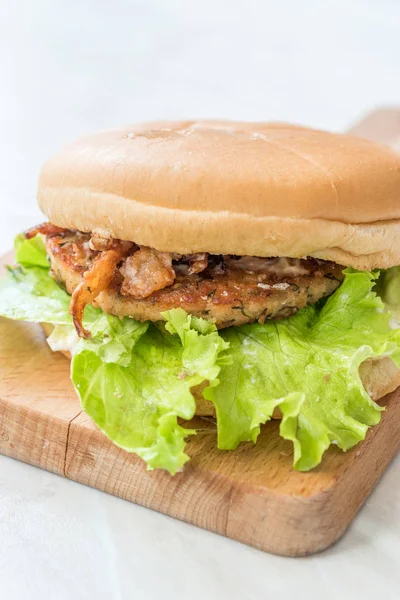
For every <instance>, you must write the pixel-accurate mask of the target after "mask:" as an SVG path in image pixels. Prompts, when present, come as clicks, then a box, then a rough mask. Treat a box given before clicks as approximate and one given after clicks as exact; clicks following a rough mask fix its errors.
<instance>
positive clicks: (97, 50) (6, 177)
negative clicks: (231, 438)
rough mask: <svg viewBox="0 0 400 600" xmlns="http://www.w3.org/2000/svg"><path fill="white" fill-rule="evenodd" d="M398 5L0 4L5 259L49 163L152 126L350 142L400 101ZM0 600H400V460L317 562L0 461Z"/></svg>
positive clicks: (370, 1)
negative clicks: (307, 128)
mask: <svg viewBox="0 0 400 600" xmlns="http://www.w3.org/2000/svg"><path fill="white" fill-rule="evenodd" d="M399 31H400V3H399V2H398V0H352V1H351V2H350V1H349V0H328V1H326V0H325V1H324V0H303V1H302V2H300V1H298V0H297V1H296V0H281V1H280V2H277V1H267V0H264V1H263V0H260V1H258V2H255V1H253V0H247V1H241V2H237V1H231V2H228V0H202V1H201V2H200V1H198V2H190V1H188V0H169V1H162V0H158V1H157V0H142V1H137V0H136V1H134V0H130V1H128V0H125V1H123V0H114V1H112V2H111V1H109V0H107V1H106V0H97V1H96V0H69V1H68V2H67V1H66V0H64V1H62V0H35V2H32V1H31V0H2V2H0V56H1V58H0V83H1V85H0V164H1V165H2V168H1V169H0V206H1V218H0V252H4V251H6V250H7V249H8V248H9V247H10V245H11V242H12V238H13V236H14V234H15V233H17V232H18V231H20V230H21V229H22V228H25V227H27V226H29V225H31V224H34V223H35V222H37V221H38V220H39V219H40V214H39V211H38V209H37V208H36V206H35V185H36V178H37V174H38V170H39V168H40V165H41V163H42V162H43V160H44V159H45V158H46V156H48V155H49V153H51V152H52V151H54V150H55V149H56V148H58V147H59V146H60V145H61V144H62V143H64V142H66V141H68V140H70V139H73V138H75V137H76V136H79V135H81V134H83V133H86V132H89V131H92V130H96V129H99V128H105V127H110V126H114V125H117V124H124V123H127V122H134V121H139V120H144V119H154V118H162V117H168V118H174V117H175V118H179V117H182V116H183V117H187V116H196V117H229V118H242V119H281V120H282V119H285V120H291V121H297V122H303V123H305V124H310V125H314V126H320V127H326V128H331V129H337V130H341V129H345V128H346V127H347V126H348V125H349V124H351V123H352V122H354V121H355V120H357V118H358V117H359V116H361V115H362V114H363V113H365V112H367V111H368V110H369V109H371V108H373V107H375V106H377V105H381V106H382V105H384V106H385V105H396V104H397V105H398V104H400V77H399V73H400V41H399V40H400V36H399ZM0 540H1V543H0V586H1V592H0V594H1V598H9V599H11V600H19V599H21V600H25V599H26V598H31V599H32V600H36V599H41V598H43V597H47V598H51V599H52V598H57V599H60V600H63V599H68V600H69V599H70V598H74V600H83V599H91V598H96V600H103V599H107V600H125V599H130V598H135V600H141V599H145V600H152V599H159V598H162V599H163V600H169V599H172V598H173V599H174V600H178V599H180V598H188V597H190V598H191V600H196V599H197V598H199V599H200V598H201V599H202V600H203V599H204V598H211V599H214V598H215V599H218V600H224V599H225V598H226V599H229V600H236V598H237V599H241V600H245V599H249V600H250V599H252V600H259V599H264V598H274V599H275V598H289V597H292V598H294V597H296V598H300V599H302V598H307V600H313V599H314V598H315V599H317V598H318V599H320V598H324V599H328V600H330V599H332V600H333V599H336V598H342V599H343V598H344V599H347V598H348V599H350V600H354V599H356V598H363V599H365V598H376V597H378V596H380V595H381V594H384V596H385V598H386V600H391V599H395V598H398V597H399V591H398V590H399V581H400V577H399V564H400V461H399V460H397V461H396V462H395V463H394V464H392V466H391V468H390V469H389V470H388V472H387V473H386V475H385V476H384V478H383V480H382V481H381V483H380V485H379V486H378V488H377V489H376V491H375V492H374V493H373V494H372V496H371V497H370V499H369V500H368V502H367V504H366V506H365V507H364V509H363V510H362V512H361V513H360V515H359V516H358V517H357V519H356V520H355V522H354V523H353V525H352V526H351V529H350V530H349V532H348V533H347V535H346V536H345V537H344V538H343V539H342V541H340V542H339V543H338V544H337V545H336V546H334V547H333V548H332V549H330V550H329V551H327V552H325V553H323V554H321V555H319V556H316V557H311V558H304V559H296V560H293V559H284V558H279V557H274V556H268V555H266V554H263V553H261V552H258V551H256V550H253V549H251V548H247V547H245V546H242V545H240V544H238V543H235V542H232V541H229V540H225V539H223V538H221V537H219V536H216V535H213V534H211V533H208V532H205V531H201V530H198V529H196V528H194V527H191V526H189V525H186V524H183V523H179V522H177V521H174V520H172V519H169V518H167V517H164V516H161V515H158V514H156V513H153V512H150V511H148V510H146V509H143V508H140V507H137V506H134V505H131V504H129V503H127V502H124V501H122V500H118V499H116V498H112V497H109V496H106V495H105V494H102V493H100V492H96V491H94V490H91V489H88V488H85V487H83V486H80V485H78V484H75V483H72V482H70V481H65V480H63V479H61V478H58V477H56V476H55V475H51V474H49V473H45V472H41V471H39V470H37V469H34V468H32V467H28V466H26V465H23V464H20V463H18V462H15V461H13V460H10V459H6V458H4V457H0Z"/></svg>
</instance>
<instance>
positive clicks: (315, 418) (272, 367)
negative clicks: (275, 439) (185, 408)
mask: <svg viewBox="0 0 400 600" xmlns="http://www.w3.org/2000/svg"><path fill="white" fill-rule="evenodd" d="M375 277H376V275H374V274H372V273H367V272H356V271H352V270H347V271H346V275H345V279H344V282H343V283H342V285H341V287H340V288H339V289H338V290H337V291H336V292H335V293H334V294H333V295H332V296H330V298H328V300H327V301H326V302H325V303H324V302H322V303H319V305H318V306H309V307H307V308H304V309H303V310H301V311H300V312H299V313H297V315H294V316H292V317H290V318H289V319H285V320H283V321H279V322H275V323H272V322H271V323H266V324H265V325H258V324H254V325H246V326H243V327H237V328H236V327H232V328H229V329H227V330H223V331H222V332H221V336H222V337H223V338H224V340H225V341H227V342H229V344H230V352H231V354H232V357H233V362H232V364H230V365H224V366H223V367H222V369H221V373H220V381H221V383H220V385H219V386H218V387H215V388H212V389H208V390H207V391H206V392H205V395H206V396H207V398H208V399H210V400H212V401H213V402H214V404H215V406H216V412H217V421H218V446H219V447H220V448H224V449H234V448H236V446H237V445H238V444H239V443H240V442H242V441H248V440H252V441H253V442H255V441H256V439H257V436H258V434H259V432H260V425H261V424H262V423H265V421H267V420H268V419H270V418H271V416H272V413H273V411H274V409H275V407H278V406H279V408H280V410H281V412H282V415H283V419H282V422H281V426H280V433H281V435H282V437H284V438H285V439H288V440H291V441H292V442H293V444H294V465H295V467H296V468H297V469H299V470H309V469H311V468H313V467H315V466H316V465H318V464H319V463H320V461H321V458H322V454H323V453H324V451H325V450H326V449H327V448H328V446H329V445H330V444H332V443H334V444H337V445H338V446H339V447H340V448H342V449H343V450H347V449H349V448H351V447H352V446H354V445H355V444H357V443H358V442H359V441H360V440H362V439H364V438H365V434H366V432H367V430H368V427H370V426H372V425H375V424H376V423H378V422H379V420H380V413H381V410H382V409H381V408H380V407H379V406H378V405H377V404H375V403H374V402H373V401H372V400H371V399H370V397H369V396H368V394H367V392H366V391H365V389H364V387H363V385H362V382H361V380H360V376H359V373H358V368H359V366H360V364H361V363H362V362H363V361H365V360H366V359H368V358H371V357H378V356H391V357H392V359H393V360H394V361H395V362H396V364H397V365H399V366H400V330H397V331H393V330H392V329H391V327H390V323H389V321H390V314H389V313H387V312H385V311H384V307H383V303H382V300H381V299H380V298H379V297H378V296H376V294H375V293H374V292H372V287H373V284H374V280H375Z"/></svg>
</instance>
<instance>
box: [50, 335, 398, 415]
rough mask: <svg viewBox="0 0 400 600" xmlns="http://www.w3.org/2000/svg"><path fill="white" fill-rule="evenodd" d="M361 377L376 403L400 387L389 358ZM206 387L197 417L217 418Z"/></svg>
mask: <svg viewBox="0 0 400 600" xmlns="http://www.w3.org/2000/svg"><path fill="white" fill-rule="evenodd" d="M41 326H42V328H43V330H44V332H45V334H46V336H49V335H50V334H51V332H52V331H53V325H49V324H48V323H41ZM63 354H64V356H66V357H67V358H69V359H70V358H71V355H70V353H69V352H63ZM360 377H361V381H362V383H363V386H364V387H365V389H366V390H367V392H368V394H369V395H370V396H371V398H372V400H374V401H375V402H376V401H377V400H379V399H380V398H383V397H384V396H386V394H390V392H393V391H394V390H395V389H397V388H398V387H399V386H400V369H399V368H398V367H397V366H396V365H395V364H394V362H393V361H392V360H391V359H390V358H388V357H383V358H373V359H369V360H366V361H365V362H363V363H362V364H361V366H360ZM204 387H206V384H205V383H204V384H201V385H198V386H196V387H195V388H193V389H192V392H193V395H194V398H195V400H196V415H197V416H198V417H215V408H214V405H213V404H212V403H211V402H209V401H208V400H206V399H205V398H203V395H202V391H203V389H204ZM281 416H282V415H281V411H280V410H279V408H277V409H275V411H274V414H273V418H274V419H280V418H281Z"/></svg>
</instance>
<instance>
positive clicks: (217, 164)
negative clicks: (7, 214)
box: [38, 121, 400, 269]
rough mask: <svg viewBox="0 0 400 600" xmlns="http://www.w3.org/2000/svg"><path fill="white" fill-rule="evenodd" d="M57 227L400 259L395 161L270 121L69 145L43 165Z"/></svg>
mask: <svg viewBox="0 0 400 600" xmlns="http://www.w3.org/2000/svg"><path fill="white" fill-rule="evenodd" d="M38 198H39V205H40V207H41V209H42V210H43V212H44V213H45V214H46V215H47V217H48V219H49V220H50V221H51V222H52V223H54V224H55V225H59V226H60V227H67V228H70V229H79V230H80V231H92V230H100V231H101V232H107V233H108V234H111V236H112V237H116V238H120V239H123V240H130V241H135V242H136V243H138V244H140V245H146V246H152V247H153V248H156V249H158V250H162V251H169V252H178V253H182V254H189V253H193V252H210V253H214V254H237V255H251V256H289V257H295V258H296V257H303V256H313V257H316V258H321V259H325V260H333V261H335V262H337V263H339V264H342V265H346V266H352V267H355V268H359V269H373V268H376V267H381V268H386V267H390V266H393V265H398V264H400V157H399V156H398V155H397V154H396V153H394V152H393V151H392V150H390V149H389V148H386V147H384V146H380V145H378V144H375V143H372V142H369V141H367V140H364V139H361V138H356V137H353V136H350V135H340V134H333V133H328V132H324V131H316V130H313V129H307V128H303V127H296V126H293V125H286V124H279V123H278V124H271V123H234V122H228V121H203V122H197V121H186V122H174V123H169V122H162V123H147V124H143V125H136V126H132V127H125V128H123V129H116V130H113V131H105V132H102V133H98V134H95V135H92V136H89V137H86V138H83V139H81V140H78V141H77V142H75V143H74V144H71V145H69V146H67V147H66V148H64V149H63V150H61V152H59V153H58V154H56V155H55V156H54V157H53V158H51V159H50V160H49V161H48V162H47V163H46V164H45V165H44V167H43V170H42V173H41V176H40V181H39V190H38Z"/></svg>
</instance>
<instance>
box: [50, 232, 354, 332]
mask: <svg viewBox="0 0 400 600" xmlns="http://www.w3.org/2000/svg"><path fill="white" fill-rule="evenodd" d="M93 239H94V238H91V236H90V234H82V233H79V232H72V231H67V230H66V231H65V232H62V233H57V234H54V235H49V236H48V237H47V243H46V245H47V251H48V254H49V257H50V262H51V272H52V274H53V276H54V278H55V279H56V280H57V281H58V282H59V283H60V284H62V285H63V286H64V287H65V288H66V290H67V291H68V293H70V294H73V292H74V291H75V290H76V289H77V288H78V286H80V285H81V287H82V282H84V285H85V286H86V282H87V281H89V276H90V272H91V269H93V265H96V264H97V270H99V268H98V265H99V263H100V259H101V256H102V255H105V254H106V253H107V251H108V250H107V248H111V247H112V246H111V245H110V244H109V245H108V246H107V243H105V242H104V240H103V241H102V242H101V244H100V243H99V242H97V243H96V242H95V241H93ZM131 246H132V247H131V248H129V252H128V251H125V253H124V254H121V256H122V258H121V260H120V262H119V263H118V264H117V265H115V266H113V267H112V272H110V273H106V274H105V275H106V276H107V287H106V289H102V290H101V291H99V293H98V295H96V296H95V298H94V299H93V300H92V301H91V303H92V304H93V305H94V306H97V307H100V308H101V309H102V310H103V311H104V312H106V313H109V314H112V315H116V316H120V317H125V316H129V317H132V318H134V319H136V320H139V321H159V320H162V316H161V313H162V312H163V311H165V310H169V309H172V308H177V307H181V308H183V309H184V310H185V311H187V312H188V313H190V314H192V315H195V316H198V317H203V318H204V319H208V320H211V321H213V322H214V323H215V324H216V325H217V327H219V328H223V327H229V326H232V325H243V324H245V323H251V322H254V321H258V322H259V323H264V322H265V320H267V319H281V318H284V317H289V316H290V315H292V314H294V313H295V312H297V311H298V310H299V309H300V308H303V307H304V306H305V305H307V304H313V303H315V302H317V301H318V300H319V299H320V298H323V297H325V296H328V295H330V294H332V293H333V292H334V291H335V289H336V288H337V287H338V286H339V285H340V283H341V281H342V279H343V274H342V269H343V267H341V266H339V265H337V264H335V263H332V262H326V261H322V260H317V259H311V258H306V259H290V258H267V259H265V258H258V257H237V256H230V255H229V256H220V255H218V256H217V255H208V259H207V261H206V262H205V259H204V256H201V257H200V258H199V256H196V257H195V258H193V257H194V256H195V255H191V257H190V256H189V257H185V256H183V257H182V256H180V255H179V256H177V255H172V254H171V255H170V258H169V259H168V258H166V253H158V254H160V255H161V254H162V265H161V267H160V273H162V270H161V269H169V271H168V277H167V278H165V279H163V280H162V283H160V281H156V286H157V285H158V286H159V287H160V286H161V285H164V286H165V287H162V289H155V291H153V292H152V293H150V294H149V295H148V296H147V297H137V296H133V295H129V293H127V291H126V290H130V289H133V290H136V288H137V287H138V286H137V285H135V283H137V282H136V281H135V273H139V270H138V269H136V271H134V272H133V275H132V272H131V273H130V277H131V280H130V282H129V284H130V285H127V282H126V278H127V273H128V271H129V269H128V265H129V264H131V263H134V261H135V260H136V259H135V253H138V252H139V250H140V249H139V247H138V246H136V245H134V244H132V245H131ZM99 248H100V249H99ZM146 250H149V249H146ZM150 250H151V249H150ZM152 252H153V254H154V253H155V254H157V251H152ZM127 254H129V255H128V256H127ZM142 254H143V256H144V257H146V255H148V254H149V252H147V254H146V253H145V252H143V253H142ZM136 256H140V255H139V254H137V255H136ZM205 256H207V255H205ZM144 259H145V260H146V258H144ZM153 259H154V256H153ZM153 259H152V260H153ZM195 262H196V264H201V265H202V266H201V268H202V269H203V270H201V272H193V271H194V270H198V269H197V268H196V269H194V268H193V264H195ZM167 263H168V264H167ZM108 264H110V261H108ZM149 265H150V263H149ZM141 266H142V267H143V264H142V265H141ZM144 266H146V264H145V265H144ZM203 267H205V268H203ZM149 268H150V267H149ZM198 268H200V267H198ZM171 269H172V270H173V277H172V278H171V277H170V272H171ZM142 270H143V269H142ZM131 271H132V269H131ZM147 271H148V269H147ZM147 279H148V276H147ZM153 279H155V280H157V276H155V277H154V278H153ZM172 279H174V280H173V282H172V283H169V284H168V282H170V281H172ZM138 281H139V279H138ZM88 285H89V284H88ZM99 289H100V288H99ZM90 291H91V292H93V290H90ZM147 293H148V292H147ZM92 296H93V293H92Z"/></svg>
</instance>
